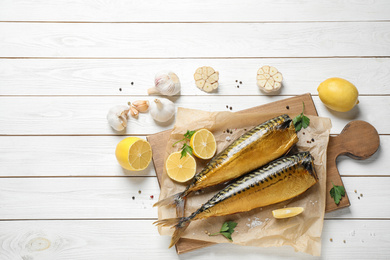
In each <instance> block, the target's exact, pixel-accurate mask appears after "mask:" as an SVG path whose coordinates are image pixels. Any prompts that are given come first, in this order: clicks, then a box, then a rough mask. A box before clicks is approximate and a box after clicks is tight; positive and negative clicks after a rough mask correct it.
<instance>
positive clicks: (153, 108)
mask: <svg viewBox="0 0 390 260" xmlns="http://www.w3.org/2000/svg"><path fill="white" fill-rule="evenodd" d="M149 112H150V115H151V116H152V118H153V119H154V120H156V121H158V122H162V123H163V122H167V121H168V120H169V119H171V118H172V117H173V115H174V114H175V104H173V102H172V101H170V100H168V99H166V98H160V99H158V98H156V99H155V100H154V101H153V102H151V103H150V111H149Z"/></svg>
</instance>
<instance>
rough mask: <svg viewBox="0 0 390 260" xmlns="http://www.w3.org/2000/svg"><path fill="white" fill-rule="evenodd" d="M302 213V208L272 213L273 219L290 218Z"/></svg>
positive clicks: (284, 209)
mask: <svg viewBox="0 0 390 260" xmlns="http://www.w3.org/2000/svg"><path fill="white" fill-rule="evenodd" d="M302 212H303V208H302V207H291V208H283V209H275V210H273V211H272V215H273V216H274V218H291V217H294V216H296V215H299V214H301V213H302Z"/></svg>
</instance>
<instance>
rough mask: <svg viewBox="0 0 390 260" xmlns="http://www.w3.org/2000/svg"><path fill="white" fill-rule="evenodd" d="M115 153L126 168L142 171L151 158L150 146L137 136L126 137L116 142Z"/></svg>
mask: <svg viewBox="0 0 390 260" xmlns="http://www.w3.org/2000/svg"><path fill="white" fill-rule="evenodd" d="M115 155H116V159H117V160H118V162H119V164H120V165H121V166H122V167H123V168H125V169H126V170H130V171H142V170H144V169H145V168H146V167H148V165H149V164H150V161H151V160H152V147H150V144H149V143H148V142H147V141H145V140H143V139H141V138H139V137H127V138H125V139H123V140H122V141H120V142H119V143H118V145H117V146H116V150H115Z"/></svg>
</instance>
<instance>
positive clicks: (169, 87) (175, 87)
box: [148, 71, 181, 96]
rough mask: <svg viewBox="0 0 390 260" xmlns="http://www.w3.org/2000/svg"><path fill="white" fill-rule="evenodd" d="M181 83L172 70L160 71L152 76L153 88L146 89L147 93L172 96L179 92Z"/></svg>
mask: <svg viewBox="0 0 390 260" xmlns="http://www.w3.org/2000/svg"><path fill="white" fill-rule="evenodd" d="M180 89H181V85H180V80H179V77H178V76H177V75H176V74H175V73H173V72H172V71H162V72H159V73H157V74H156V76H155V78H154V88H150V89H148V94H149V95H153V94H162V95H166V96H173V95H176V94H177V93H179V92H180Z"/></svg>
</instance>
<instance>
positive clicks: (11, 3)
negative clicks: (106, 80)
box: [0, 0, 390, 22]
mask: <svg viewBox="0 0 390 260" xmlns="http://www.w3.org/2000/svg"><path fill="white" fill-rule="evenodd" d="M389 9H390V4H389V2H388V1H385V0H380V1H375V2H373V1H341V2H340V1H326V0H321V1H316V2H312V1H294V2H286V1H283V0H272V1H271V0H266V1H261V2H259V1H256V0H243V1H240V4H238V3H237V2H236V1H233V0H229V1H226V0H225V1H222V0H216V1H207V0H198V1H191V0H182V1H180V3H179V4H178V3H177V1H171V0H170V1H168V0H165V1H163V0H158V1H151V2H150V3H145V1H142V0H138V1H126V0H116V1H96V0H83V1H69V0H56V1H50V0H39V1H37V0H29V1H26V0H1V1H0V17H1V21H87V22H100V21H102V22H178V21H180V22H205V21H207V22H210V21H212V22H240V21H259V22H264V21H357V20H360V21H362V20H390V16H389V13H388V12H386V11H387V10H389ZM226 14H230V15H226Z"/></svg>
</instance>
